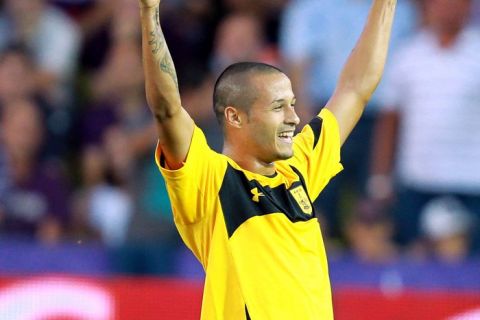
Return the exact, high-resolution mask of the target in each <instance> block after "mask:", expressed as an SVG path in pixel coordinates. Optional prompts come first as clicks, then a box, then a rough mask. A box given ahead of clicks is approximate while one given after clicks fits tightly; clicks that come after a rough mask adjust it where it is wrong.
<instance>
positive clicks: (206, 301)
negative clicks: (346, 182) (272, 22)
mask: <svg viewBox="0 0 480 320" xmlns="http://www.w3.org/2000/svg"><path fill="white" fill-rule="evenodd" d="M139 1H140V8H141V9H140V12H141V21H142V35H143V57H144V69H145V76H146V92H147V99H148V104H149V106H150V108H151V110H152V113H153V114H154V117H155V119H156V121H157V127H158V133H159V142H158V147H157V151H156V161H157V164H158V166H159V168H160V171H161V173H162V175H163V176H164V178H165V180H166V183H167V188H168V192H169V196H170V200H171V202H172V207H173V212H174V219H175V223H176V226H177V228H178V230H179V232H180V235H181V237H182V239H183V240H184V242H185V243H186V245H187V246H188V247H189V248H190V249H191V250H192V252H193V253H194V254H195V256H196V257H197V258H198V259H199V261H200V262H201V263H202V265H203V267H204V269H205V271H206V280H205V289H204V297H203V306H202V319H333V310H332V301H331V290H330V282H329V278H328V267H327V259H326V255H325V249H324V246H323V241H322V236H321V233H320V228H319V225H318V220H317V217H316V213H315V212H314V209H313V207H312V201H314V200H315V198H317V196H318V195H319V193H320V192H321V190H322V189H323V188H324V187H325V185H326V184H327V183H328V181H329V180H330V179H331V178H332V177H333V176H334V175H335V174H337V173H338V172H339V171H340V170H341V169H342V166H341V164H340V146H341V145H342V144H343V142H344V141H345V139H346V138H347V137H348V135H349V133H350V132H351V130H352V129H353V127H354V126H355V124H356V123H357V121H358V119H359V118H360V116H361V114H362V112H363V109H364V107H365V104H366V102H367V101H368V99H369V98H370V96H371V95H372V93H373V91H374V90H375V88H376V86H377V84H378V82H379V80H380V77H381V74H382V72H383V66H384V63H385V58H386V54H387V48H388V41H389V38H390V31H391V25H392V20H393V15H394V11H395V6H396V0H374V1H373V5H372V9H371V12H370V15H369V18H368V20H367V24H366V26H365V30H364V32H363V34H362V35H361V38H360V40H359V42H358V44H357V46H356V47H355V49H354V50H353V52H352V54H351V56H350V57H349V59H348V61H347V63H346V66H345V67H344V69H343V71H342V74H341V76H340V80H339V83H338V85H337V88H336V90H335V93H334V94H333V96H332V98H331V99H330V100H329V102H328V103H327V105H326V107H325V108H324V109H323V110H322V111H321V112H320V113H319V115H318V116H317V117H315V118H314V119H313V120H312V121H311V122H310V123H309V124H308V125H306V126H305V127H304V128H303V130H302V132H301V133H299V134H298V135H296V136H294V132H295V128H296V126H297V125H298V123H299V118H298V116H297V114H296V113H295V108H294V106H295V96H294V94H293V92H292V86H291V83H290V80H289V78H288V77H287V76H286V75H285V74H284V73H283V72H282V71H280V70H279V69H277V68H275V67H272V66H269V65H265V64H260V63H252V62H243V63H237V64H234V65H231V66H230V67H228V68H227V69H226V70H225V71H224V72H223V73H222V74H221V75H220V77H219V79H218V80H217V83H216V85H215V88H214V110H215V113H216V115H217V118H218V120H219V122H220V124H221V126H222V128H223V132H224V139H225V143H224V149H223V152H222V154H218V153H216V152H214V151H213V150H211V149H210V148H209V147H208V145H207V142H206V140H205V136H204V135H203V133H202V131H201V130H200V129H199V128H198V127H197V126H196V125H195V123H194V122H193V120H192V119H191V118H190V116H189V115H188V113H187V112H186V111H185V109H184V108H183V107H182V105H181V101H180V95H179V91H178V83H177V77H176V73H175V68H174V66H173V62H172V59H171V56H170V53H169V51H168V48H167V46H166V42H165V38H164V36H163V33H162V31H161V28H160V18H159V10H160V9H159V5H160V1H159V0H139Z"/></svg>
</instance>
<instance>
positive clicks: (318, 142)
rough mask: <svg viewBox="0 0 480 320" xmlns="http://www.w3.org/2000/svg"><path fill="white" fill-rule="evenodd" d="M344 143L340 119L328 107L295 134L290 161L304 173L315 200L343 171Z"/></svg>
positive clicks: (310, 192) (309, 190) (311, 196)
mask: <svg viewBox="0 0 480 320" xmlns="http://www.w3.org/2000/svg"><path fill="white" fill-rule="evenodd" d="M340 145H341V144H340V130H339V127H338V123H337V119H336V118H335V116H334V115H333V114H332V113H331V112H330V111H329V110H328V109H326V108H324V109H322V111H321V112H320V114H319V115H318V116H317V117H315V118H314V119H313V120H312V121H311V122H310V123H309V124H308V125H306V126H305V127H304V128H303V130H302V132H300V133H299V134H298V135H296V136H295V140H294V156H293V158H292V159H291V160H290V164H291V165H292V166H294V167H296V168H297V169H298V170H299V171H300V173H301V174H302V175H303V177H304V179H305V182H306V184H307V188H308V192H309V195H310V198H311V200H312V201H314V200H315V199H316V198H317V197H318V195H319V194H320V192H321V191H322V190H323V188H324V187H325V186H326V185H327V183H328V182H329V181H330V179H331V178H333V177H334V176H335V175H336V174H337V173H339V172H340V171H342V169H343V166H342V164H341V163H340Z"/></svg>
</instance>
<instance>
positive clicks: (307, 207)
mask: <svg viewBox="0 0 480 320" xmlns="http://www.w3.org/2000/svg"><path fill="white" fill-rule="evenodd" d="M289 191H290V193H291V194H292V196H293V198H294V199H295V201H297V203H298V205H299V206H300V208H301V209H302V211H303V213H305V214H308V215H311V214H312V205H311V203H310V200H309V199H308V196H307V193H306V192H305V189H303V187H302V186H298V187H296V188H293V189H290V190H289Z"/></svg>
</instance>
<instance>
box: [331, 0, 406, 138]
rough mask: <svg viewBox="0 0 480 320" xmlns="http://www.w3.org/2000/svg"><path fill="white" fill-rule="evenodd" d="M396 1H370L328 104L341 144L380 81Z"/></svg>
mask: <svg viewBox="0 0 480 320" xmlns="http://www.w3.org/2000/svg"><path fill="white" fill-rule="evenodd" d="M396 4H397V1H396V0H373V5H372V7H371V9H370V14H369V16H368V20H367V23H366V25H365V27H364V30H363V32H362V35H361V36H360V39H359V40H358V42H357V44H356V46H355V48H354V49H353V51H352V53H351V54H350V57H349V58H348V60H347V62H346V64H345V66H344V67H343V70H342V73H341V74H340V79H339V82H338V84H337V87H336V89H335V92H334V94H333V96H332V97H331V98H330V100H329V101H328V103H327V106H326V107H327V108H328V109H329V110H330V111H331V112H332V113H333V114H334V115H335V117H336V118H337V120H338V123H339V126H340V139H341V143H342V144H343V143H344V142H345V140H346V139H347V137H348V135H349V134H350V132H351V131H352V130H353V128H354V127H355V125H356V124H357V122H358V120H359V119H360V116H361V115H362V112H363V110H364V109H365V106H366V104H367V102H368V100H369V99H370V97H371V96H372V94H373V92H374V91H375V88H376V87H377V85H378V83H379V82H380V78H381V76H382V74H383V68H384V65H385V60H386V57H387V52H388V43H389V40H390V33H391V29H392V23H393V17H394V13H395V7H396Z"/></svg>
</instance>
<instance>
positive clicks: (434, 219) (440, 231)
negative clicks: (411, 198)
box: [419, 197, 473, 263]
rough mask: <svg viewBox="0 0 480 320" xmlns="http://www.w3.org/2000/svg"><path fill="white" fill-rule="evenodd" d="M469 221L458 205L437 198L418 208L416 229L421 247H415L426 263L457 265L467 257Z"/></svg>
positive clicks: (470, 221) (451, 201) (451, 198)
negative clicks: (420, 233) (421, 241)
mask: <svg viewBox="0 0 480 320" xmlns="http://www.w3.org/2000/svg"><path fill="white" fill-rule="evenodd" d="M472 226H473V218H472V216H471V214H470V212H468V211H467V209H466V208H465V207H464V206H463V205H462V203H461V202H460V201H458V200H457V199H455V198H453V197H439V198H435V199H433V200H431V201H429V202H428V203H427V204H426V205H425V207H423V208H422V211H421V214H420V227H421V231H422V240H423V243H422V244H421V246H420V247H419V248H420V250H422V251H423V252H422V253H423V254H424V255H425V256H426V257H427V258H430V259H435V260H437V261H441V262H445V263H460V262H462V261H465V260H466V259H467V257H468V256H469V255H470V253H471V252H470V238H471V232H472V231H473V230H472Z"/></svg>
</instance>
